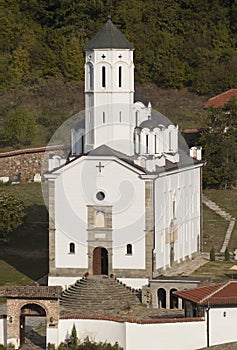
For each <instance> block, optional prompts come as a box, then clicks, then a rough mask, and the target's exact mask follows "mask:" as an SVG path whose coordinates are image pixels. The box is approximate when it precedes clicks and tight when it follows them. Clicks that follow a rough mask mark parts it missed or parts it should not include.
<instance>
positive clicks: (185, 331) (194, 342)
mask: <svg viewBox="0 0 237 350" xmlns="http://www.w3.org/2000/svg"><path fill="white" fill-rule="evenodd" d="M73 324H75V326H76V329H77V335H78V337H79V339H84V338H85V337H87V336H88V337H89V338H90V339H92V340H94V341H96V342H99V341H102V342H104V341H107V342H109V343H111V344H114V343H115V342H118V343H119V345H120V346H122V347H123V349H124V350H137V349H139V350H147V349H149V350H157V349H158V348H159V350H169V349H175V350H195V349H198V348H202V347H205V346H206V343H207V340H206V322H205V321H204V320H203V321H193V322H178V321H177V322H172V323H170V322H169V323H155V324H154V323H153V324H137V323H130V322H118V321H110V320H96V319H95V320H93V319H60V320H59V325H58V327H59V328H58V335H57V334H56V332H48V333H47V334H48V339H47V342H50V343H51V344H56V345H58V344H60V342H62V341H64V340H65V338H66V337H67V336H68V335H70V334H71V331H72V326H73Z"/></svg>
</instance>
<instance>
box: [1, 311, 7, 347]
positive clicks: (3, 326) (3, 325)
mask: <svg viewBox="0 0 237 350" xmlns="http://www.w3.org/2000/svg"><path fill="white" fill-rule="evenodd" d="M0 344H2V345H4V346H6V345H7V319H6V317H5V316H1V315H0Z"/></svg>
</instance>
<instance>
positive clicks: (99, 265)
mask: <svg viewBox="0 0 237 350" xmlns="http://www.w3.org/2000/svg"><path fill="white" fill-rule="evenodd" d="M93 275H108V251H107V249H105V248H103V247H97V248H95V249H94V252H93Z"/></svg>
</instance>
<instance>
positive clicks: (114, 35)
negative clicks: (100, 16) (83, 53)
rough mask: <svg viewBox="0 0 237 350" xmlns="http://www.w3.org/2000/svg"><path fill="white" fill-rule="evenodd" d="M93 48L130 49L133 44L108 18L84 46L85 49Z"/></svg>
mask: <svg viewBox="0 0 237 350" xmlns="http://www.w3.org/2000/svg"><path fill="white" fill-rule="evenodd" d="M93 49H130V50H133V49H134V46H133V45H132V44H131V43H130V42H129V41H128V40H127V39H126V38H125V36H124V35H123V34H122V33H121V32H120V30H118V28H116V26H115V25H114V24H113V23H112V21H111V20H110V19H108V21H107V22H106V23H105V24H104V25H103V27H102V28H101V29H100V30H99V31H98V32H97V33H96V35H95V36H94V37H93V38H92V39H91V40H90V41H89V43H88V44H87V45H86V46H85V50H93Z"/></svg>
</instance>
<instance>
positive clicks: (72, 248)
mask: <svg viewBox="0 0 237 350" xmlns="http://www.w3.org/2000/svg"><path fill="white" fill-rule="evenodd" d="M69 253H70V254H75V243H72V242H71V243H70V244H69Z"/></svg>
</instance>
